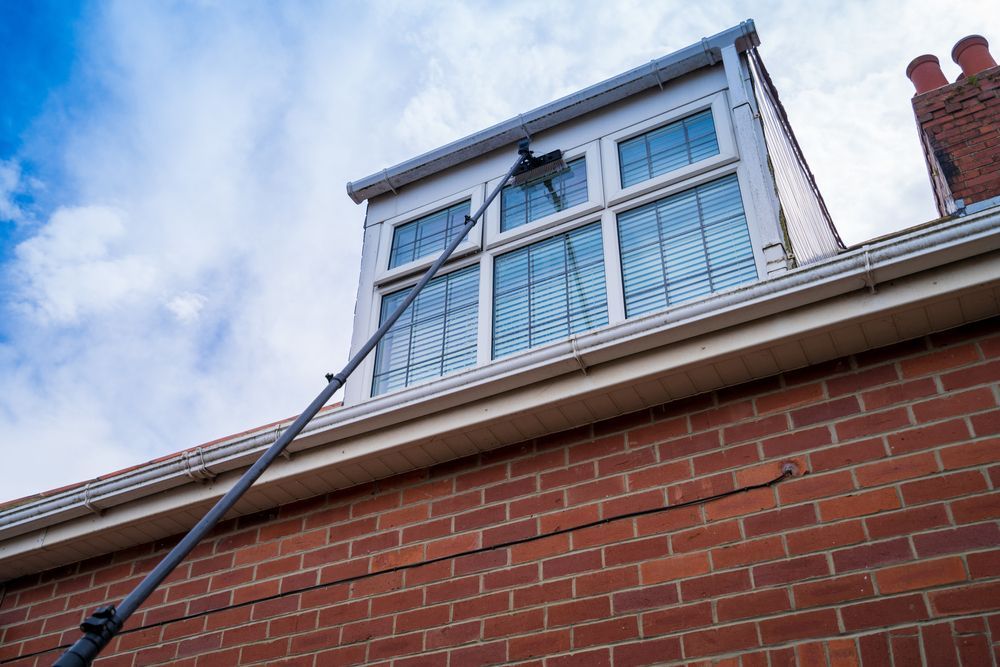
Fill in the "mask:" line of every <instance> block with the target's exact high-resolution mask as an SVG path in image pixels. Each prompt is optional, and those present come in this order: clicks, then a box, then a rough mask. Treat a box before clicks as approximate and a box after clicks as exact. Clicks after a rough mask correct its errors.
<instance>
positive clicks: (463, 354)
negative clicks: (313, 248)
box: [372, 265, 479, 396]
mask: <svg viewBox="0 0 1000 667" xmlns="http://www.w3.org/2000/svg"><path fill="white" fill-rule="evenodd" d="M409 291H410V290H409V289H405V290H400V291H399V292H393V293H392V294H388V295H386V296H385V297H384V298H383V299H382V315H381V317H380V319H379V322H380V323H381V322H385V320H386V318H387V317H388V316H389V315H390V314H392V312H393V311H394V310H395V309H396V307H397V306H398V305H399V304H400V303H401V302H402V300H403V299H405V298H406V295H407V294H408V293H409ZM478 311H479V266H478V265H477V266H470V267H468V268H466V269H462V270H460V271H453V272H452V273H449V274H446V275H443V276H439V277H437V278H435V279H434V280H432V281H430V282H429V283H427V286H426V287H424V289H423V291H422V292H420V295H419V296H417V298H416V299H415V300H414V301H413V303H412V304H410V307H409V308H407V309H406V311H405V312H404V313H403V315H402V316H401V317H400V318H399V319H398V320H396V323H395V324H393V325H392V328H391V329H389V331H388V333H386V335H385V337H384V338H383V339H382V340H381V341H379V344H378V347H377V348H376V350H375V377H374V379H373V381H372V396H377V395H378V394H384V393H385V392H387V391H392V390H393V389H399V388H402V387H407V386H409V385H411V384H413V383H415V382H419V381H421V380H427V379H430V378H435V377H439V376H441V375H444V374H445V373H448V372H451V371H453V370H457V369H459V368H467V367H469V366H473V365H475V363H476V337H477V322H478Z"/></svg>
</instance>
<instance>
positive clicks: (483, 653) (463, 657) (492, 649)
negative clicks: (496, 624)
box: [317, 638, 507, 665]
mask: <svg viewBox="0 0 1000 667" xmlns="http://www.w3.org/2000/svg"><path fill="white" fill-rule="evenodd" d="M429 640H430V638H428V641H429ZM451 658H452V662H453V663H454V664H456V665H492V664H499V663H503V662H507V643H506V642H491V643H487V644H478V645H475V646H468V647H463V648H458V649H455V650H454V651H451ZM317 664H320V663H317ZM329 664H333V665H337V664H343V663H338V662H332V663H329Z"/></svg>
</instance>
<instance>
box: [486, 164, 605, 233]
mask: <svg viewBox="0 0 1000 667" xmlns="http://www.w3.org/2000/svg"><path fill="white" fill-rule="evenodd" d="M585 201H587V161H586V159H585V158H579V159H577V160H573V161H572V162H569V163H568V164H567V165H566V168H565V169H563V170H562V171H560V172H559V173H557V174H553V175H551V176H548V177H547V178H541V179H538V180H537V181H529V182H527V183H525V184H524V185H508V186H507V187H505V188H504V189H503V192H502V194H501V195H500V231H501V232H505V231H507V230H508V229H514V228H515V227H520V226H521V225H526V224H528V223H529V222H533V221H534V220H539V219H541V218H544V217H545V216H547V215H552V214H553V213H557V212H559V211H563V210H565V209H568V208H571V207H573V206H576V205H577V204H582V203H583V202H585Z"/></svg>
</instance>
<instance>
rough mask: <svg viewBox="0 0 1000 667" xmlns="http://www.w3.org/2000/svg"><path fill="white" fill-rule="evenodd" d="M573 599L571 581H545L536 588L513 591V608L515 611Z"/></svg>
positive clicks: (530, 587) (527, 587) (528, 587)
mask: <svg viewBox="0 0 1000 667" xmlns="http://www.w3.org/2000/svg"><path fill="white" fill-rule="evenodd" d="M572 597H573V580H572V579H563V580H561V581H547V582H544V583H541V584H538V585H537V586H525V587H524V588H519V589H517V590H515V591H514V607H515V608H517V609H520V608H523V607H530V606H532V605H536V604H544V603H546V602H553V601H556V600H568V599H570V598H572Z"/></svg>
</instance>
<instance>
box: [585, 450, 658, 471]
mask: <svg viewBox="0 0 1000 667" xmlns="http://www.w3.org/2000/svg"><path fill="white" fill-rule="evenodd" d="M653 463H656V450H655V449H653V448H652V447H643V448H642V449H630V450H629V451H627V452H623V453H621V454H615V455H613V456H608V457H607V458H603V459H600V460H598V461H597V474H598V476H599V477H603V476H607V475H615V474H618V473H620V472H629V471H632V470H635V469H637V468H642V467H645V466H648V465H652V464H653Z"/></svg>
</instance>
